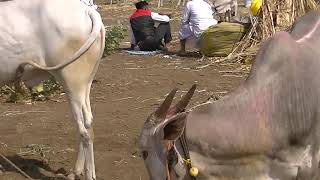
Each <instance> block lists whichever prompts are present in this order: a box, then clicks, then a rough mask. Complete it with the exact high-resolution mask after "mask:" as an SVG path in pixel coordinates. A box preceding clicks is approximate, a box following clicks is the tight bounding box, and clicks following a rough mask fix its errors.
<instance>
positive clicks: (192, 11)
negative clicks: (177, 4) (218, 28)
mask: <svg viewBox="0 0 320 180" xmlns="http://www.w3.org/2000/svg"><path fill="white" fill-rule="evenodd" d="M217 23H218V21H217V20H215V19H214V18H213V11H212V8H211V6H210V5H209V4H208V3H207V2H205V1H204V0H192V1H189V2H187V5H186V7H185V9H184V12H183V16H182V25H185V24H189V25H190V26H191V27H190V28H191V29H192V31H193V33H194V35H195V36H196V37H198V36H200V35H201V34H202V32H203V31H205V30H206V29H208V27H210V26H212V25H215V24H217Z"/></svg>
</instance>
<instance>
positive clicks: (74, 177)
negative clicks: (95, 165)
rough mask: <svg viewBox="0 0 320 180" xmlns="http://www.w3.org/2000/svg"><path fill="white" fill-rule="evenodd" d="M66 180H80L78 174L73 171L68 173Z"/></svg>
mask: <svg viewBox="0 0 320 180" xmlns="http://www.w3.org/2000/svg"><path fill="white" fill-rule="evenodd" d="M68 180H80V176H79V175H76V174H74V173H71V174H69V175H68Z"/></svg>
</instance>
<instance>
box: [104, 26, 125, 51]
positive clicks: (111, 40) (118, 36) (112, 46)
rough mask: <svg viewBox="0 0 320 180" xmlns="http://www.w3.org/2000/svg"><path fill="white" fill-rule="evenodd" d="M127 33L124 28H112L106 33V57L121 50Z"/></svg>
mask: <svg viewBox="0 0 320 180" xmlns="http://www.w3.org/2000/svg"><path fill="white" fill-rule="evenodd" d="M126 32H127V29H126V28H124V27H123V26H111V28H110V29H109V30H107V31H106V37H105V40H106V44H105V49H104V53H103V56H104V57H105V56H107V55H110V54H111V53H112V52H113V51H114V50H116V49H119V47H120V43H121V41H122V40H123V39H124V37H125V35H126Z"/></svg>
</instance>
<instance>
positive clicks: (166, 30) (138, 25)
mask: <svg viewBox="0 0 320 180" xmlns="http://www.w3.org/2000/svg"><path fill="white" fill-rule="evenodd" d="M135 6H136V8H137V10H136V11H135V12H134V13H133V14H132V15H131V17H130V25H131V29H132V33H133V35H132V36H131V49H135V47H138V48H139V49H140V50H142V51H154V50H157V49H160V50H165V51H166V50H167V48H166V45H167V44H168V43H169V42H170V41H171V40H172V37H171V30H170V24H169V21H170V18H169V16H167V15H160V14H158V13H155V12H152V11H151V10H149V9H148V2H146V1H140V2H137V3H136V4H135ZM155 21H156V22H159V23H160V24H159V26H158V27H157V28H155V27H154V24H155ZM163 40H164V44H163V42H162V41H163Z"/></svg>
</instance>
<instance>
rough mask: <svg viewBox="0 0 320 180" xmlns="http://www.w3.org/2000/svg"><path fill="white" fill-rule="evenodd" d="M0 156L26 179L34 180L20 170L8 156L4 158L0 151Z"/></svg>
mask: <svg viewBox="0 0 320 180" xmlns="http://www.w3.org/2000/svg"><path fill="white" fill-rule="evenodd" d="M0 157H1V158H2V159H4V160H5V161H7V162H8V163H9V164H10V165H11V166H12V167H14V168H15V169H16V170H18V171H19V172H20V173H21V174H22V175H24V176H25V177H26V178H27V179H29V180H34V179H32V178H31V177H30V176H29V175H28V174H26V173H25V172H24V171H22V170H21V169H20V168H19V167H18V166H16V165H15V164H14V163H13V162H12V161H10V160H9V159H8V158H6V157H5V156H4V155H2V154H1V153H0Z"/></svg>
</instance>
